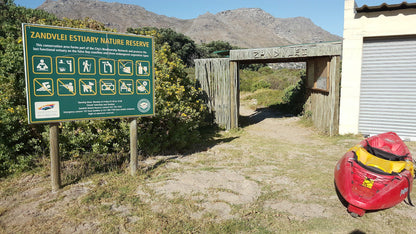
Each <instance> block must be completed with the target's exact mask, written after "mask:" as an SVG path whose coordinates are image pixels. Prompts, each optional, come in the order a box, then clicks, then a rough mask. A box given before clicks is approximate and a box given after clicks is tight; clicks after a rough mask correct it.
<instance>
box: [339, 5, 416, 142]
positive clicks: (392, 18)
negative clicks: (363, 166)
mask: <svg viewBox="0 0 416 234" xmlns="http://www.w3.org/2000/svg"><path fill="white" fill-rule="evenodd" d="M355 7H356V4H355V0H345V5H344V35H343V37H344V41H343V49H342V80H341V100H340V123H339V133H340V134H348V133H354V134H357V133H359V132H358V117H359V108H360V81H361V61H362V48H363V38H364V37H380V36H402V35H416V9H406V10H397V11H384V12H376V13H359V14H358V13H356V12H355Z"/></svg>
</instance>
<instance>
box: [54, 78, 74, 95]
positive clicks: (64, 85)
mask: <svg viewBox="0 0 416 234" xmlns="http://www.w3.org/2000/svg"><path fill="white" fill-rule="evenodd" d="M57 84H58V87H57V90H58V96H75V95H76V93H77V91H76V82H75V79H72V78H60V79H58V83H57Z"/></svg>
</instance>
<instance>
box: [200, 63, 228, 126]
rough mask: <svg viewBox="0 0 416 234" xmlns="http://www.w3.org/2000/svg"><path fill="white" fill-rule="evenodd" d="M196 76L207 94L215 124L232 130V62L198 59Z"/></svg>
mask: <svg viewBox="0 0 416 234" xmlns="http://www.w3.org/2000/svg"><path fill="white" fill-rule="evenodd" d="M195 76H196V78H197V80H198V81H199V83H200V85H201V88H202V90H203V91H204V92H205V94H206V95H205V97H206V102H207V104H208V108H209V110H210V112H211V114H212V116H213V118H214V121H215V123H217V124H218V125H219V126H220V127H223V128H226V129H230V128H231V94H232V92H231V85H232V84H231V82H230V60H229V59H227V58H224V59H196V60H195Z"/></svg>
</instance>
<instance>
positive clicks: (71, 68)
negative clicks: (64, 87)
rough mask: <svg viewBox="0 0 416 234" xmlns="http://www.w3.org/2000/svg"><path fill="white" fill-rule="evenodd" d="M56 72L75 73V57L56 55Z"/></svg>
mask: <svg viewBox="0 0 416 234" xmlns="http://www.w3.org/2000/svg"><path fill="white" fill-rule="evenodd" d="M56 73H58V74H63V75H65V74H69V75H73V74H75V59H74V58H72V57H63V56H58V57H56Z"/></svg>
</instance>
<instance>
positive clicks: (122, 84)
mask: <svg viewBox="0 0 416 234" xmlns="http://www.w3.org/2000/svg"><path fill="white" fill-rule="evenodd" d="M118 92H119V93H120V94H121V95H131V94H134V81H133V80H130V79H120V80H118Z"/></svg>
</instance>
